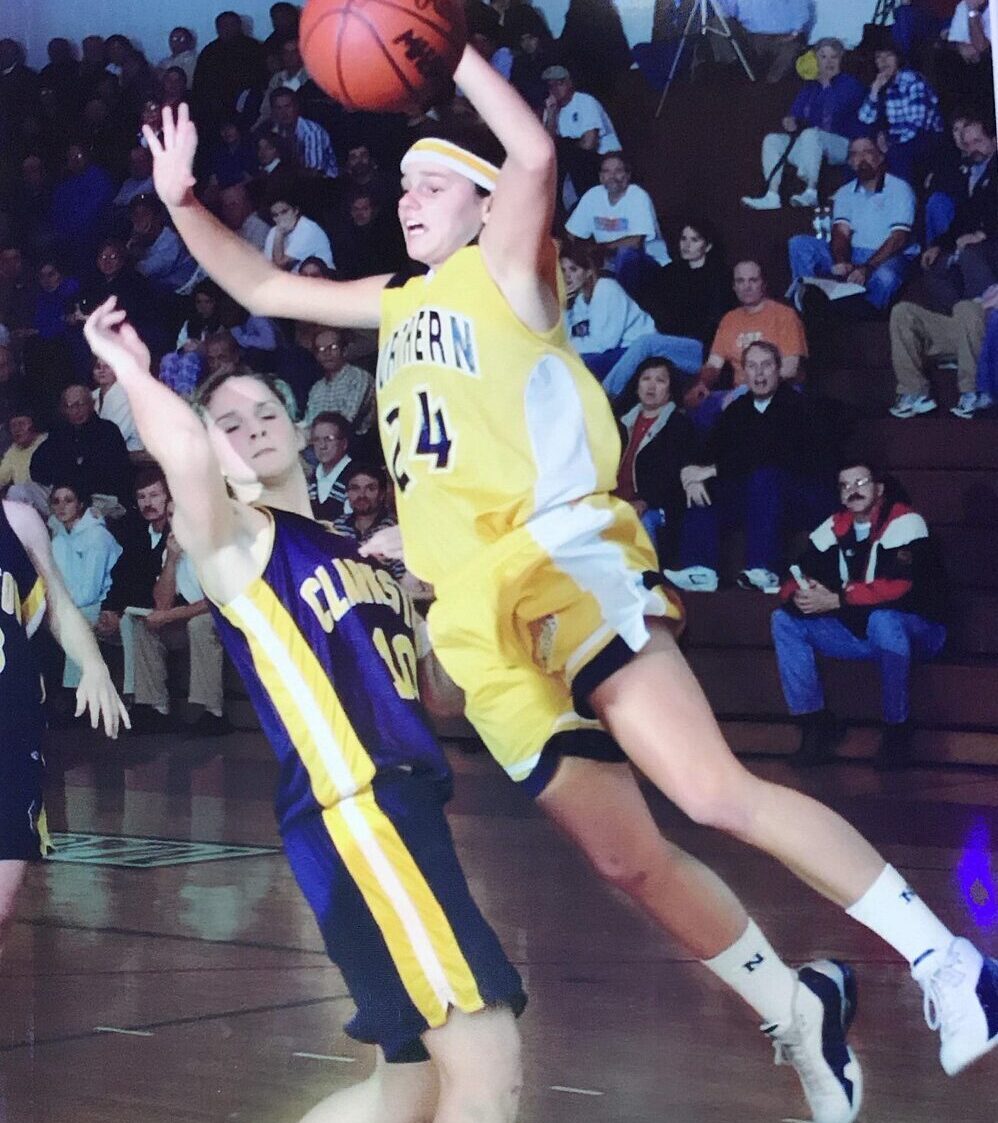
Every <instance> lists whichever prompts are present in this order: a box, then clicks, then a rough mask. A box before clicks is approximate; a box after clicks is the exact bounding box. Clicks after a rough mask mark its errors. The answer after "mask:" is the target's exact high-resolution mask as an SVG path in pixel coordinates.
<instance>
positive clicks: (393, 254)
mask: <svg viewBox="0 0 998 1123" xmlns="http://www.w3.org/2000/svg"><path fill="white" fill-rule="evenodd" d="M406 261H407V255H406V252H405V240H404V239H403V236H402V228H401V226H400V225H399V221H398V215H397V214H396V213H395V211H394V210H392V211H388V212H386V211H382V209H381V208H380V206H379V205H378V202H377V199H376V198H375V196H374V195H373V194H372V193H371V192H370V191H364V190H359V191H357V192H356V193H355V194H354V196H353V198H352V199H351V200H350V221H349V223H348V224H347V225H346V227H345V228H344V229H343V231H342V234H341V235H338V236H337V241H336V272H337V276H338V277H339V278H340V279H341V280H345V281H349V280H354V279H355V278H358V277H374V276H378V275H380V274H382V273H388V274H392V273H397V272H398V271H399V270H400V269H402V268H404V266H405V264H406ZM299 272H300V270H299Z"/></svg>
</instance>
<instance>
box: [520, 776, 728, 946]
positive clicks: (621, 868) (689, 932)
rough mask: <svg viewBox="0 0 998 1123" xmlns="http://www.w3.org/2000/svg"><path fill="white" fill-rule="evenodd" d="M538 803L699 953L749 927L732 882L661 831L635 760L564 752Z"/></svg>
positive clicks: (601, 868)
mask: <svg viewBox="0 0 998 1123" xmlns="http://www.w3.org/2000/svg"><path fill="white" fill-rule="evenodd" d="M537 803H538V805H539V806H540V807H541V808H542V809H543V810H544V811H545V812H546V813H547V814H548V815H549V816H550V817H551V819H552V820H554V822H555V823H557V824H558V826H559V827H561V829H562V830H563V831H564V832H565V833H566V834H567V835H568V836H569V837H570V838H571V839H572V840H573V841H574V842H575V843H576V844H577V845H578V846H579V847H580V849H581V850H582V852H583V853H584V854H585V855H586V857H587V858H588V859H589V861H590V862H591V863H592V864H593V867H594V868H595V870H596V872H597V873H598V874H599V875H600V876H601V877H602V878H603V879H604V880H605V881H608V882H609V883H610V884H611V885H613V886H615V887H616V888H617V889H620V890H622V891H623V892H624V893H626V894H627V895H628V896H629V897H630V898H631V900H632V901H634V903H635V904H637V905H639V906H640V907H641V908H642V909H643V910H644V911H645V912H646V913H648V915H649V916H650V917H651V918H652V919H653V920H654V921H655V922H656V923H658V924H659V925H660V926H661V927H662V928H664V929H665V930H666V931H667V932H668V933H669V934H670V935H672V936H673V937H674V938H675V939H676V940H678V941H679V942H680V943H681V944H682V945H683V947H684V948H686V949H687V950H688V951H689V952H690V953H691V954H693V955H695V956H696V957H697V959H711V958H713V957H714V956H715V955H719V954H720V953H721V952H722V951H724V950H725V949H726V948H729V947H731V945H732V944H733V943H734V942H735V941H736V940H737V939H738V938H739V936H741V935H742V933H743V932H744V931H745V929H746V927H747V925H748V914H747V913H746V912H745V909H744V908H743V907H742V905H741V902H740V901H739V900H738V898H737V897H736V896H735V894H734V893H733V892H732V891H731V890H730V889H729V888H728V886H727V885H725V883H724V882H723V881H722V880H721V879H720V878H719V877H718V876H717V874H715V873H714V872H713V871H712V870H711V869H709V868H708V867H707V866H705V865H704V864H703V863H702V862H700V861H698V860H697V859H696V858H694V857H693V856H692V855H690V854H687V853H686V852H685V851H683V850H681V849H680V848H679V847H678V846H675V845H674V844H673V843H671V842H669V841H668V840H667V839H665V838H663V836H662V833H661V832H660V830H659V828H658V825H657V824H656V823H655V820H654V819H653V818H652V816H651V812H650V811H649V809H648V805H647V803H646V802H645V799H644V796H643V795H642V794H641V790H640V789H639V787H638V784H637V781H636V780H635V778H634V773H633V772H632V771H631V766H630V765H629V764H624V763H620V764H610V763H607V762H605V761H594V760H585V759H582V758H580V757H565V758H564V759H563V760H562V761H561V763H560V764H559V766H558V771H557V772H556V773H555V775H554V778H553V779H552V780H551V782H550V783H549V784H548V786H547V787H546V788H545V789H544V791H543V792H542V793H541V794H540V795H539V796H538V798H537Z"/></svg>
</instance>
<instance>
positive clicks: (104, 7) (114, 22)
mask: <svg viewBox="0 0 998 1123" xmlns="http://www.w3.org/2000/svg"><path fill="white" fill-rule="evenodd" d="M271 2H272V0H169V3H156V2H150V0H82V2H80V3H76V4H68V3H66V0H0V35H2V36H10V37H11V38H13V39H17V40H18V41H19V42H21V43H23V44H24V46H25V48H26V50H27V52H28V61H29V63H30V64H31V65H32V66H43V65H44V64H45V62H46V61H47V59H46V56H45V44H46V43H47V42H48V41H49V39H51V38H53V37H54V36H56V35H62V36H65V38H67V39H70V40H72V41H73V42H75V43H76V44H79V42H80V40H81V39H82V38H83V37H84V36H85V35H89V34H91V33H97V34H99V35H105V36H106V35H111V34H113V33H114V32H122V33H123V34H127V35H128V36H129V38H131V39H133V40H135V41H136V43H137V44H138V45H139V46H140V47H141V48H142V50H143V51H144V52H145V53H146V55H147V56H148V58H149V59H150V60H151V61H153V62H155V61H157V60H158V59H160V58H162V57H163V56H164V55H166V54H167V53H168V51H167V45H166V39H167V35H168V34H169V32H170V28H171V27H176V26H177V25H178V24H180V25H183V26H184V27H190V28H191V29H192V30H193V31H194V32H195V34H196V35H197V37H198V44H199V45H200V46H204V44H205V43H207V42H209V41H210V40H211V39H213V38H214V37H215V31H214V22H213V21H214V18H215V15H216V14H217V13H218V12H220V11H222V10H224V9H225V8H227V7H231V8H232V9H233V10H235V11H238V12H240V13H241V14H242V15H243V16H244V17H245V18H246V21H247V24H248V25H249V26H250V28H251V29H252V31H253V33H254V34H255V35H256V36H257V37H264V36H266V35H267V34H269V32H270V18H269V16H268V15H267V12H268V10H269V8H270V4H271ZM615 2H616V4H617V6H618V8H619V9H620V15H621V19H622V21H623V24H624V31H625V32H626V33H627V37H628V39H630V41H631V42H632V43H640V42H644V41H646V40H647V39H648V38H649V37H650V35H651V25H652V11H653V7H654V0H615ZM665 2H668V0H665ZM535 4H536V6H537V7H539V8H540V9H541V11H543V12H544V14H545V15H546V16H547V19H548V23H549V24H550V26H551V30H552V31H553V32H554V33H555V34H556V35H557V34H558V33H559V32H560V31H561V27H562V24H563V23H564V19H565V12H566V11H567V9H568V0H535ZM874 7H875V0H815V22H814V32H813V34H814V36H815V37H817V36H820V35H838V36H840V37H841V38H842V39H844V40H845V41H846V42H847V43H849V44H854V43H856V42H858V40H859V37H860V35H861V34H862V28H863V22H864V20H867V19H869V18H870V14H871V13H872V11H873V9H874Z"/></svg>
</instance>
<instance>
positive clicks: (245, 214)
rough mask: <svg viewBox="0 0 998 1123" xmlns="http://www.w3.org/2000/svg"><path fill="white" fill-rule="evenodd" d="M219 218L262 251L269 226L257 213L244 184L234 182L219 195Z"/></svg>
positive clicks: (244, 239)
mask: <svg viewBox="0 0 998 1123" xmlns="http://www.w3.org/2000/svg"><path fill="white" fill-rule="evenodd" d="M219 206H220V218H221V219H222V221H223V222H224V223H225V225H226V226H227V227H228V228H229V229H230V230H234V231H235V232H236V233H237V234H238V235H239V237H240V238H242V239H243V241H245V242H249V244H250V245H251V246H256V248H257V249H258V250H260V252H261V253H262V252H263V248H264V246H265V245H266V244H267V235H268V234H269V233H270V226H269V225H268V224H267V223H266V222H264V221H263V219H262V218H261V217H260V216H259V215H258V214H257V212H256V208H255V207H254V206H253V201H252V200H251V199H250V194H249V191H248V190H247V188H246V185H245V184H242V183H234V184H233V185H232V186H231V187H225V188H223V189H222V191H221V194H220V195H219Z"/></svg>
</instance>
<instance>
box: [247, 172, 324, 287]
mask: <svg viewBox="0 0 998 1123" xmlns="http://www.w3.org/2000/svg"><path fill="white" fill-rule="evenodd" d="M293 194H294V192H293V191H290V190H285V191H281V192H279V193H278V194H277V196H276V197H275V198H274V199H273V201H272V202H271V204H270V217H271V219H272V220H273V223H274V225H273V226H272V227H271V228H270V230H269V231H268V233H267V240H266V242H265V243H264V246H263V252H264V254H265V255H266V256H267V257H269V258H270V260H271V261H272V262H273V263H274V264H275V265H276V266H278V268H280V269H286V270H287V271H288V272H289V273H297V272H298V267H299V266H300V265H301V263H302V262H303V261H304V260H305V258H307V257H317V258H319V259H320V260H321V261H323V262H324V263H325V264H326V265H328V266H329V268H330V269H333V268H335V265H334V263H333V248H332V246H331V245H330V244H329V238H328V237H327V235H326V232H325V230H323V229H322V227H321V226H320V225H319V224H318V223H317V222H313V221H312V219H310V218H306V217H305V215H303V214H302V212H301V204H300V202H299V201H298V199H297V197H296V198H294V199H292V198H290V196H292V195H293Z"/></svg>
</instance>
